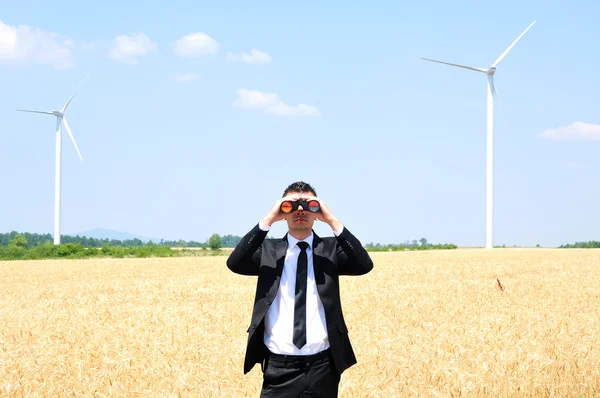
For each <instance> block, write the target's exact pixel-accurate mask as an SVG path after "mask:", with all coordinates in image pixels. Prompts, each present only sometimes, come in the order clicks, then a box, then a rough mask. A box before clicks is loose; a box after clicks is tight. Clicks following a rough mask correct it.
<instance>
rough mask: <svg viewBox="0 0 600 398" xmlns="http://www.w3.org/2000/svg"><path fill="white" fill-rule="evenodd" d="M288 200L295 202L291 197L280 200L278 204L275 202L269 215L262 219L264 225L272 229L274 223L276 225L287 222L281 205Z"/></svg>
mask: <svg viewBox="0 0 600 398" xmlns="http://www.w3.org/2000/svg"><path fill="white" fill-rule="evenodd" d="M286 200H293V199H291V198H290V197H289V196H286V197H284V198H281V199H279V200H278V201H277V202H275V204H274V205H273V207H272V208H271V211H269V214H267V215H266V216H265V217H264V218H263V219H262V223H263V225H265V226H268V227H270V226H271V225H272V224H273V223H275V222H277V221H283V220H285V213H284V212H282V211H281V204H282V203H283V202H285V201H286Z"/></svg>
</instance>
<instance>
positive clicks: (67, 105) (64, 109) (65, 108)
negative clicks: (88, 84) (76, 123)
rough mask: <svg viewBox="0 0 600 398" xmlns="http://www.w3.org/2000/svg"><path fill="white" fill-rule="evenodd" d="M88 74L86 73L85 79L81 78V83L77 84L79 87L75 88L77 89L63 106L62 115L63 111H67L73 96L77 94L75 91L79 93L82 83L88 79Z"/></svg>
mask: <svg viewBox="0 0 600 398" xmlns="http://www.w3.org/2000/svg"><path fill="white" fill-rule="evenodd" d="M89 75H90V74H89V73H88V74H87V75H86V77H84V78H83V80H82V81H81V83H79V86H77V89H76V90H75V92H74V93H73V95H71V98H69V100H68V101H67V103H66V104H65V106H64V108H63V109H62V113H65V111H66V110H67V108H68V107H69V104H70V103H71V100H72V99H73V97H74V96H75V94H76V93H77V91H79V88H80V87H81V85H82V84H83V82H84V81H85V80H86V79H87V78H88V76H89Z"/></svg>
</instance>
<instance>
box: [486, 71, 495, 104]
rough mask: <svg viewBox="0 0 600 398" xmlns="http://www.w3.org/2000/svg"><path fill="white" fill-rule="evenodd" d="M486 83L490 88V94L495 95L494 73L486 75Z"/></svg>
mask: <svg viewBox="0 0 600 398" xmlns="http://www.w3.org/2000/svg"><path fill="white" fill-rule="evenodd" d="M487 78H488V84H489V85H490V89H491V90H492V96H493V97H494V98H497V97H496V86H495V85H494V75H487Z"/></svg>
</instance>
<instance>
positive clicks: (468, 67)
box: [421, 57, 487, 73]
mask: <svg viewBox="0 0 600 398" xmlns="http://www.w3.org/2000/svg"><path fill="white" fill-rule="evenodd" d="M421 59H424V60H425V61H430V62H437V63H438V64H444V65H450V66H457V67H459V68H464V69H469V70H474V71H475V72H483V73H486V72H487V69H481V68H474V67H472V66H466V65H459V64H451V63H449V62H443V61H436V60H435V59H429V58H423V57H421Z"/></svg>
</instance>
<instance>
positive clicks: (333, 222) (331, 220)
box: [308, 196, 343, 232]
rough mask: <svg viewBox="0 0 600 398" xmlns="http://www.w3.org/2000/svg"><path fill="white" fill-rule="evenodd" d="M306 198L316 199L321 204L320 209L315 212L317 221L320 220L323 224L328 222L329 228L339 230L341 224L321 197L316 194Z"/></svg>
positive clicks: (341, 226)
mask: <svg viewBox="0 0 600 398" xmlns="http://www.w3.org/2000/svg"><path fill="white" fill-rule="evenodd" d="M308 200H316V201H318V202H319V204H320V205H321V210H319V211H318V212H317V213H316V219H317V221H321V222H324V223H325V224H328V225H329V226H330V227H331V229H332V230H334V231H336V232H341V230H342V228H343V224H342V223H341V222H340V220H338V219H337V218H336V217H335V216H334V215H333V213H332V212H331V210H329V207H328V206H327V203H325V201H324V200H323V199H319V198H317V197H316V196H311V197H310V198H308Z"/></svg>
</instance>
